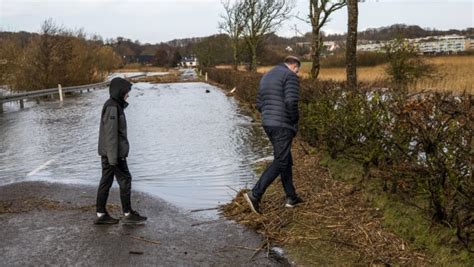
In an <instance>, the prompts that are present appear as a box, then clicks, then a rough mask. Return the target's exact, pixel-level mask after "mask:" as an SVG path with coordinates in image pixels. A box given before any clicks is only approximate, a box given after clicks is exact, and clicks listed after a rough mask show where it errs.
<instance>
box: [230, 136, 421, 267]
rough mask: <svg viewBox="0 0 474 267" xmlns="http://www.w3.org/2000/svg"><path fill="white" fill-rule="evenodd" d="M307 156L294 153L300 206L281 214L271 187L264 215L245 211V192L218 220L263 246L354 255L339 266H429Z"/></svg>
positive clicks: (357, 193)
mask: <svg viewBox="0 0 474 267" xmlns="http://www.w3.org/2000/svg"><path fill="white" fill-rule="evenodd" d="M297 142H299V141H297ZM307 150H308V149H303V147H302V146H299V145H294V148H293V155H294V157H295V159H296V160H295V165H294V183H295V187H296V188H297V190H298V192H299V194H300V195H301V197H302V198H303V199H304V200H305V202H304V203H303V204H302V205H300V206H297V207H296V208H294V209H288V208H285V207H284V205H283V204H284V193H283V190H282V189H281V188H280V187H281V186H280V185H279V184H278V183H277V182H275V183H274V184H273V185H272V186H271V187H270V188H269V190H268V191H267V193H266V194H265V195H264V198H263V200H262V211H263V215H257V214H254V213H252V212H251V211H250V209H249V207H248V205H247V203H246V202H245V200H244V199H243V197H242V195H243V193H244V192H245V191H246V190H242V191H240V192H239V193H238V195H237V196H236V198H235V199H234V200H233V201H232V202H231V203H229V204H227V205H224V206H222V207H221V213H222V215H223V216H225V217H227V218H230V219H233V220H235V221H237V222H238V223H241V224H244V225H246V226H248V227H250V228H252V229H255V230H256V231H257V232H260V233H262V234H263V235H264V236H265V237H266V238H267V241H268V242H275V243H277V244H279V245H283V246H284V245H288V244H291V245H292V246H291V247H293V248H295V247H299V245H303V246H305V247H311V248H314V251H313V253H316V254H317V253H321V251H319V250H318V249H317V247H320V246H321V245H323V246H325V247H327V248H328V249H329V250H331V251H332V253H333V254H336V255H337V254H344V253H346V254H347V253H350V254H352V255H354V257H353V258H352V261H353V262H344V261H342V262H339V263H340V264H388V265H392V264H400V265H410V266H423V265H427V264H429V262H428V260H427V258H426V256H425V255H424V254H422V253H420V252H417V251H414V250H413V249H411V248H410V246H409V245H408V244H407V242H406V241H404V240H403V239H401V238H399V237H397V235H395V234H393V233H391V232H389V231H387V230H385V229H384V228H383V226H382V212H381V211H379V210H377V209H376V208H373V207H372V206H371V204H370V202H369V201H368V200H367V198H366V197H365V195H364V194H363V192H362V190H360V189H359V188H357V187H355V186H351V185H347V184H345V183H343V182H340V181H337V180H335V179H332V178H331V173H330V171H329V170H328V169H326V168H323V167H321V165H320V164H319V158H318V156H317V155H309V154H307V153H306V151H307ZM266 245H267V246H268V245H269V243H268V244H266ZM313 263H314V262H313ZM333 263H334V262H333ZM303 264H304V263H303Z"/></svg>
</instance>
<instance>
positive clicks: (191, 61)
mask: <svg viewBox="0 0 474 267" xmlns="http://www.w3.org/2000/svg"><path fill="white" fill-rule="evenodd" d="M179 65H180V67H183V68H196V67H197V66H198V60H197V57H195V56H188V57H184V58H183V59H181V62H180V63H179Z"/></svg>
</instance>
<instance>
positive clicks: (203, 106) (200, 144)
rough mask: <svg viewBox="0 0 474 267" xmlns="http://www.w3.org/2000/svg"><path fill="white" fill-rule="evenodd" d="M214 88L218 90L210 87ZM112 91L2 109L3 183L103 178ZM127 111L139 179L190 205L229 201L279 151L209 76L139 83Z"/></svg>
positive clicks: (0, 158)
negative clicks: (101, 143)
mask: <svg viewBox="0 0 474 267" xmlns="http://www.w3.org/2000/svg"><path fill="white" fill-rule="evenodd" d="M206 89H207V90H210V93H206ZM107 97H108V92H107V90H99V91H95V92H91V93H87V94H82V95H78V96H76V97H69V98H66V101H65V102H64V103H63V104H59V103H58V102H47V103H42V104H41V105H39V106H38V105H36V104H30V105H26V106H27V108H26V109H25V110H22V111H12V109H13V110H14V109H15V107H10V108H9V109H10V110H9V111H7V112H5V113H4V114H1V115H0V127H1V131H0V139H1V140H2V142H1V143H0V184H7V183H11V182H17V181H23V180H46V181H54V182H63V183H86V184H94V185H96V184H97V183H98V180H99V178H100V161H99V157H98V156H97V138H98V129H99V125H98V123H99V118H100V111H101V108H102V104H103V102H104V101H105V100H106V99H107ZM129 102H130V106H129V107H128V108H127V110H126V114H127V119H128V127H129V139H130V144H131V152H130V157H129V167H130V170H131V172H132V175H133V179H134V183H133V186H134V187H135V188H137V189H139V190H142V191H146V192H149V193H151V194H154V195H156V196H159V197H161V198H164V199H165V200H167V201H170V202H172V203H174V204H176V205H178V206H180V207H183V208H185V209H195V208H207V207H214V206H216V205H217V204H218V203H220V202H225V201H228V200H229V199H230V198H231V196H232V195H233V194H234V192H233V191H232V189H231V188H235V189H237V188H241V187H243V186H245V185H246V184H251V183H253V182H254V180H255V177H254V174H253V172H252V167H251V165H252V163H253V162H255V161H256V160H258V159H260V158H262V157H266V156H268V155H270V154H271V149H270V147H269V146H268V142H267V141H266V139H265V138H264V137H263V136H262V135H263V131H262V130H261V129H260V127H258V126H252V124H251V123H250V119H249V118H248V117H245V116H243V115H242V114H241V113H239V111H238V106H237V105H236V103H235V101H234V100H233V99H232V98H228V97H226V96H225V95H224V93H222V92H221V91H220V90H219V89H217V88H215V87H213V86H210V85H208V84H204V83H182V84H160V85H156V84H149V83H136V84H134V86H133V90H132V93H131V97H130V99H129Z"/></svg>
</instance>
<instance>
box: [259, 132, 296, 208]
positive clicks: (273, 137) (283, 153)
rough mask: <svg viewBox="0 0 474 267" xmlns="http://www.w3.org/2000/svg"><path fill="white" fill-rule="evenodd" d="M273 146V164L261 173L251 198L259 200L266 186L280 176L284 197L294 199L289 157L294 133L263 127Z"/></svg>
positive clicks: (290, 157) (291, 162)
mask: <svg viewBox="0 0 474 267" xmlns="http://www.w3.org/2000/svg"><path fill="white" fill-rule="evenodd" d="M263 128H264V129H265V133H266V134H267V136H268V138H269V139H270V142H271V143H272V146H273V156H274V159H273V162H272V164H270V166H268V168H267V169H266V170H265V171H264V172H263V173H262V176H261V177H260V179H259V180H258V182H257V183H256V184H255V186H254V188H253V189H252V193H253V196H254V197H255V198H257V199H258V200H260V199H261V198H262V196H263V194H264V193H265V190H267V188H268V186H270V184H271V183H272V182H273V181H274V180H275V179H276V178H277V177H278V175H280V177H281V183H282V184H283V189H284V190H285V193H286V196H287V197H290V198H294V197H296V192H295V187H294V186H293V172H292V166H293V157H292V156H291V142H292V141H293V137H294V135H295V134H294V133H293V131H292V130H290V129H287V128H283V127H263Z"/></svg>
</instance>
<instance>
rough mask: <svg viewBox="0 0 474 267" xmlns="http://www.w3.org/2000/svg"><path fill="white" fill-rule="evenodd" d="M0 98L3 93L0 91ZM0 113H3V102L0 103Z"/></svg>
mask: <svg viewBox="0 0 474 267" xmlns="http://www.w3.org/2000/svg"><path fill="white" fill-rule="evenodd" d="M0 96H3V91H0ZM0 113H3V102H0Z"/></svg>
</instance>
